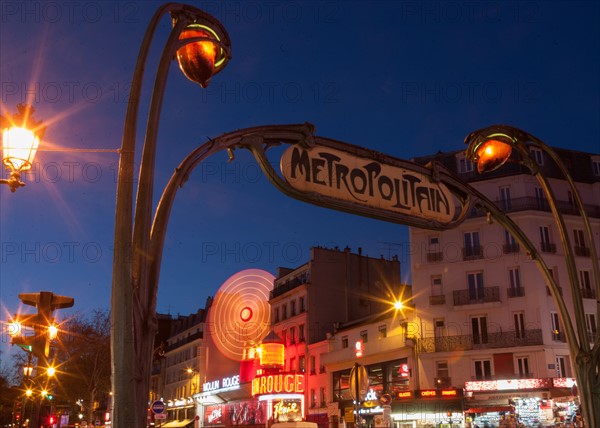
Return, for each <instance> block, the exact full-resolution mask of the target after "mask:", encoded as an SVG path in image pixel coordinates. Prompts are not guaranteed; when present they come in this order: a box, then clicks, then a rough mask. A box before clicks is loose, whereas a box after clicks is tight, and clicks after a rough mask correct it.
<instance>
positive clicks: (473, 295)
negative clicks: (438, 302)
mask: <svg viewBox="0 0 600 428" xmlns="http://www.w3.org/2000/svg"><path fill="white" fill-rule="evenodd" d="M452 297H453V301H454V306H463V305H476V304H479V303H491V302H500V287H480V288H477V289H474V290H471V289H466V290H455V291H453V292H452Z"/></svg>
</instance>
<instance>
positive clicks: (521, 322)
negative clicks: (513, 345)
mask: <svg viewBox="0 0 600 428" xmlns="http://www.w3.org/2000/svg"><path fill="white" fill-rule="evenodd" d="M513 322H514V326H515V338H516V339H525V314H524V313H523V312H513Z"/></svg>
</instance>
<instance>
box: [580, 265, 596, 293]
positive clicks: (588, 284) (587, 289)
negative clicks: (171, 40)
mask: <svg viewBox="0 0 600 428" xmlns="http://www.w3.org/2000/svg"><path fill="white" fill-rule="evenodd" d="M579 286H580V287H581V296H582V297H583V298H584V299H594V298H596V290H594V289H592V281H591V279H590V271H589V270H580V271H579Z"/></svg>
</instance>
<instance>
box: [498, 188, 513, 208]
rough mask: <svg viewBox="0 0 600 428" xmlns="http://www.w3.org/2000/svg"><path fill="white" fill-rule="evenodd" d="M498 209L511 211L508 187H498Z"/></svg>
mask: <svg viewBox="0 0 600 428" xmlns="http://www.w3.org/2000/svg"><path fill="white" fill-rule="evenodd" d="M500 208H501V209H502V210H504V211H510V210H511V209H512V202H511V200H510V187H509V186H503V187H500Z"/></svg>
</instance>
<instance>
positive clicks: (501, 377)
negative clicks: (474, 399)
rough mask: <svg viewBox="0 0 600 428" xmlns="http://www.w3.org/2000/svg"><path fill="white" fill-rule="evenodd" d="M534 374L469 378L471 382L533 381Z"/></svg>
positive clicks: (489, 375)
mask: <svg viewBox="0 0 600 428" xmlns="http://www.w3.org/2000/svg"><path fill="white" fill-rule="evenodd" d="M535 377H536V376H535V373H515V374H513V375H512V376H510V375H508V376H507V375H506V374H501V375H491V374H488V375H481V376H471V380H472V381H478V380H506V379H534V378H535Z"/></svg>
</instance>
